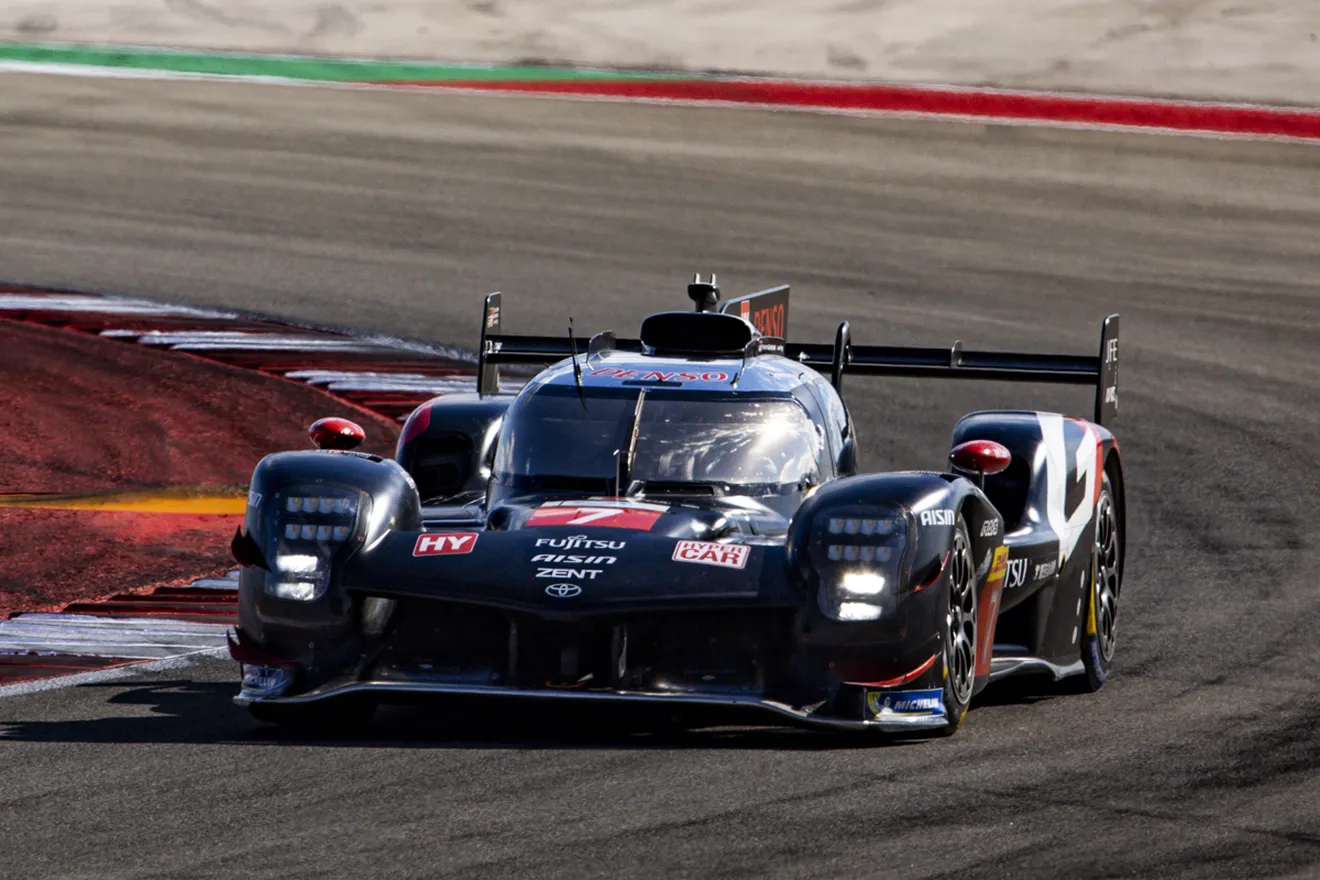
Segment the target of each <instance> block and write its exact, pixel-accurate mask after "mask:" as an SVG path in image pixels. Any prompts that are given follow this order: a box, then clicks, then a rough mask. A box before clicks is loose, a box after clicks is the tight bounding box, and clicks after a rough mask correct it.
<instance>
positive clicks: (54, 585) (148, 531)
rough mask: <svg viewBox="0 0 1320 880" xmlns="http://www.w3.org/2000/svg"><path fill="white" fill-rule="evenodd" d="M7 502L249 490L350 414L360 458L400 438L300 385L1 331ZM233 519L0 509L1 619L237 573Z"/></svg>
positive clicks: (0, 428)
mask: <svg viewBox="0 0 1320 880" xmlns="http://www.w3.org/2000/svg"><path fill="white" fill-rule="evenodd" d="M0 376H2V377H3V381H2V382H0V436H3V437H4V438H5V443H4V445H3V446H2V447H0V493H8V494H16V493H40V494H90V493H98V492H114V491H124V490H130V489H148V488H155V487H169V486H189V487H211V488H212V489H223V488H225V487H229V488H230V489H231V490H233V491H241V489H242V487H243V486H245V485H246V484H247V481H248V479H249V477H250V476H251V474H252V468H253V467H254V466H255V465H256V463H257V461H258V460H259V459H260V458H261V457H262V456H263V455H265V454H267V453H269V452H275V451H278V450H282V449H303V448H310V445H309V443H308V441H307V434H306V430H307V426H308V425H309V424H310V423H311V422H313V421H315V420H316V419H318V418H321V417H322V416H343V417H346V418H351V419H353V420H354V421H356V422H359V423H360V424H362V425H363V426H364V427H365V428H366V429H367V443H366V444H365V445H364V447H363V448H364V449H365V450H366V451H369V452H377V453H380V454H385V455H390V454H392V451H393V447H394V442H395V440H396V439H397V437H398V427H397V426H396V425H394V424H393V423H391V422H389V421H388V420H386V419H383V418H379V417H376V416H373V415H370V414H368V413H366V412H364V411H363V410H359V409H356V408H354V407H351V406H348V405H346V404H344V403H343V402H341V401H338V400H335V399H334V398H332V397H331V396H329V395H327V394H325V393H323V392H321V391H319V390H317V389H315V388H312V387H309V386H306V385H302V384H300V383H294V382H288V381H285V380H283V379H280V378H278V377H274V376H268V375H265V374H262V373H259V372H255V371H252V370H245V369H240V368H237V367H230V366H226V365H224V364H218V363H215V362H212V361H206V360H202V359H200V358H195V357H192V356H189V355H185V354H180V353H176V352H170V351H162V350H160V349H156V348H148V347H147V346H140V345H134V344H125V343H123V342H117V341H111V340H106V339H102V338H100V337H97V336H92V335H89V334H85V333H80V332H76V331H71V330H60V329H53V328H48V327H42V326H39V325H36V324H28V323H22V322H14V321H6V320H0ZM239 520H240V517H239V516H236V515H198V514H176V513H142V512H128V511H105V510H45V509H33V508H19V507H0V559H4V561H5V564H4V566H3V568H2V569H0V617H3V616H5V615H7V614H9V613H12V612H15V611H38V610H53V609H58V608H60V607H62V606H63V605H64V604H66V603H68V602H71V601H74V600H79V599H94V598H100V597H103V596H108V595H111V594H114V593H119V592H126V591H142V590H146V589H149V588H152V587H155V586H159V585H162V584H170V583H180V582H186V581H190V580H193V579H195V578H198V577H205V576H207V575H210V574H217V573H219V572H222V571H224V570H226V569H228V568H231V567H232V566H233V562H232V561H231V560H230V558H229V539H230V537H231V536H232V535H233V532H234V528H235V526H236V525H237V524H238V522H239Z"/></svg>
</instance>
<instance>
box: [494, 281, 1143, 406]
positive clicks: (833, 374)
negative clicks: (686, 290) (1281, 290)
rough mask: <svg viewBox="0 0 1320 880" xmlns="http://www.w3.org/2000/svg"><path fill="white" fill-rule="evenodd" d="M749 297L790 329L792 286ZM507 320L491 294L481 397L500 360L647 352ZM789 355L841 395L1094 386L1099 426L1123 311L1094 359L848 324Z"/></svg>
mask: <svg viewBox="0 0 1320 880" xmlns="http://www.w3.org/2000/svg"><path fill="white" fill-rule="evenodd" d="M762 296H764V297H766V299H765V300H762V301H759V302H758V301H757V300H755V299H753V297H762ZM781 296H782V306H783V310H782V312H779V313H777V312H776V311H775V310H774V307H775V306H776V305H778V304H779V303H778V300H779V298H780V297H781ZM744 301H749V302H750V305H751V306H752V307H755V306H757V305H761V306H762V308H763V310H764V312H765V316H766V321H765V323H766V324H767V329H769V330H778V331H779V332H781V333H782V332H785V330H786V327H787V321H788V288H787V287H783V288H773V289H772V290H768V291H762V292H761V293H759V294H752V295H751V296H750V297H743V298H742V299H740V300H730V301H729V302H728V303H726V304H725V308H723V309H721V311H722V312H724V313H725V314H729V313H732V314H734V315H742V314H743V312H744V311H745V309H744V307H743V305H742V303H743V302H744ZM767 303H768V305H767ZM780 314H782V318H780ZM500 317H501V316H500V294H498V293H492V294H490V295H489V296H487V297H486V303H485V310H484V312H483V314H482V324H481V349H480V351H479V353H478V369H477V391H479V392H481V393H482V394H492V393H496V392H498V391H499V378H500V374H499V367H500V365H501V364H538V365H546V364H552V363H555V362H556V361H560V360H563V359H564V358H567V357H571V356H574V355H579V354H583V353H586V352H588V351H590V352H592V353H595V352H599V351H606V350H611V349H613V350H618V351H633V352H637V353H639V354H640V353H642V352H643V351H644V349H643V346H642V343H641V341H640V340H637V339H615V338H614V336H613V334H610V333H602V334H597V335H596V336H594V337H592V338H591V339H590V340H589V341H584V340H582V339H574V340H572V341H570V340H569V339H568V338H567V337H564V336H513V335H508V334H504V333H501V332H500ZM771 321H773V323H771ZM781 322H782V323H781ZM763 332H764V331H763ZM765 335H767V336H770V335H777V334H770V333H766V334H765ZM781 338H782V337H781ZM784 356H785V357H788V358H791V359H792V360H795V361H798V362H799V363H803V364H806V365H807V366H809V367H813V368H815V369H816V370H819V371H820V372H822V373H825V374H826V375H828V376H829V377H830V381H831V382H832V383H833V384H834V387H835V388H836V389H837V390H838V391H839V393H840V394H842V393H843V378H844V376H845V375H859V376H905V377H911V378H933V379H981V380H994V381H1001V382H1040V383H1049V384H1064V385H1090V386H1092V387H1094V388H1095V415H1094V421H1095V423H1096V424H1098V425H1109V424H1112V423H1113V421H1114V418H1115V417H1116V416H1117V415H1118V315H1110V316H1109V317H1108V318H1105V320H1104V323H1103V324H1102V325H1101V328H1100V352H1099V354H1098V355H1096V356H1094V357H1091V356H1086V355H1068V354H1031V353H1025V352H998V351H965V350H964V349H963V347H962V343H961V342H955V343H954V344H953V345H952V346H951V347H950V348H917V347H910V346H895V345H853V344H852V331H851V328H850V327H849V325H848V322H847V321H844V322H843V323H841V324H840V325H839V328H838V330H837V331H836V332H835V334H834V342H833V343H832V344H831V343H819V344H816V343H797V342H789V343H785V345H784Z"/></svg>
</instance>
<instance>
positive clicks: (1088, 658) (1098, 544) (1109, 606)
mask: <svg viewBox="0 0 1320 880" xmlns="http://www.w3.org/2000/svg"><path fill="white" fill-rule="evenodd" d="M1121 553H1122V546H1121V543H1120V541H1119V533H1118V506H1117V504H1116V503H1115V501H1114V491H1113V487H1112V486H1111V484H1110V482H1109V475H1108V474H1105V475H1104V478H1103V483H1102V484H1101V487H1100V500H1099V501H1097V502H1096V506H1095V543H1094V546H1093V547H1092V550H1091V583H1090V589H1089V591H1088V595H1087V601H1086V609H1085V610H1086V616H1085V618H1084V620H1083V623H1084V625H1085V633H1086V637H1085V638H1083V639H1082V665H1083V666H1085V667H1086V687H1087V689H1088V690H1091V691H1098V690H1100V688H1101V687H1102V686H1103V685H1104V683H1105V680H1106V679H1107V678H1109V664H1110V662H1111V661H1112V660H1113V657H1114V645H1115V642H1116V638H1117V632H1116V630H1115V625H1116V624H1117V622H1118V594H1119V590H1120V588H1121V587H1122V578H1121V575H1120V571H1121V566H1120V564H1121V561H1122V560H1121V559H1120V554H1121Z"/></svg>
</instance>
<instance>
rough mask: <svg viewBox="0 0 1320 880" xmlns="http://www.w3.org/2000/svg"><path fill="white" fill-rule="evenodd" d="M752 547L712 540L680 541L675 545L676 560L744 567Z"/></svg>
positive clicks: (727, 566) (724, 566)
mask: <svg viewBox="0 0 1320 880" xmlns="http://www.w3.org/2000/svg"><path fill="white" fill-rule="evenodd" d="M751 552H752V548H751V547H748V546H747V545H746V544H716V543H714V542H711V541H679V542H678V543H677V544H675V545H674V556H673V559H674V561H675V562H695V563H697V564H698V565H718V566H720V567H722V568H743V567H745V566H746V565H747V557H748V556H749V555H750V554H751Z"/></svg>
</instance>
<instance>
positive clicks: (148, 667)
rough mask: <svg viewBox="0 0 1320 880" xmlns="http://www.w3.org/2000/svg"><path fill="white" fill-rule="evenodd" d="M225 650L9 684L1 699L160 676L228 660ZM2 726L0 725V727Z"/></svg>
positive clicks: (201, 651) (191, 653) (235, 681)
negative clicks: (206, 660)
mask: <svg viewBox="0 0 1320 880" xmlns="http://www.w3.org/2000/svg"><path fill="white" fill-rule="evenodd" d="M227 650H228V649H226V648H204V649H202V650H200V651H190V652H188V653H186V654H178V655H175V656H173V657H169V658H167V659H165V660H154V661H151V662H148V663H130V664H128V665H126V666H115V667H112V668H110V669H96V670H93V671H92V672H78V673H74V674H73V675H61V676H57V677H55V678H41V679H37V680H36V681H24V682H20V683H19V684H10V685H5V686H3V687H0V697H19V696H23V695H24V694H35V693H39V692H41V691H55V690H59V689H61V688H67V687H78V686H79V685H84V684H96V683H97V682H102V681H113V680H114V679H117V678H128V677H130V676H134V675H140V674H142V673H147V672H159V671H161V670H166V669H182V668H183V667H185V666H191V665H192V664H193V663H195V662H197V661H198V660H201V659H204V658H208V657H214V658H217V659H219V658H223V657H225V656H227ZM234 684H235V687H237V684H238V678H237V675H235V679H234ZM3 725H4V722H2V721H0V727H3Z"/></svg>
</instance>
